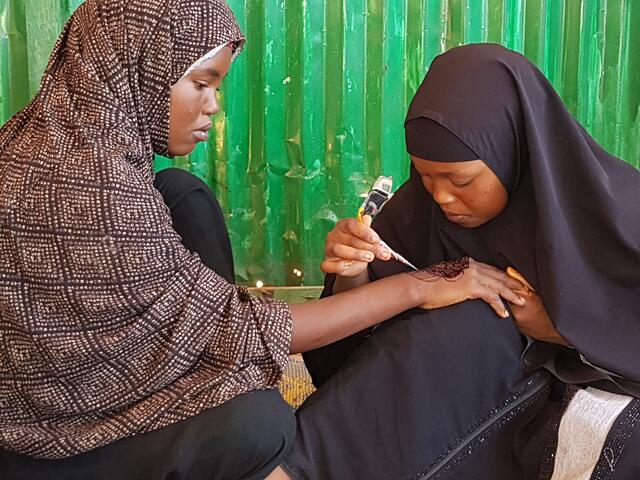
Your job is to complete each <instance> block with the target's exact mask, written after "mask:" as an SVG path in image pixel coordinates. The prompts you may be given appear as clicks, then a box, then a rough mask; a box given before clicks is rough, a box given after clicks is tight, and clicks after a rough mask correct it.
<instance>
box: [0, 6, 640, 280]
mask: <svg viewBox="0 0 640 480" xmlns="http://www.w3.org/2000/svg"><path fill="white" fill-rule="evenodd" d="M79 3H81V2H80V1H79V0H0V72H1V73H2V78H1V80H0V121H4V120H6V118H8V116H10V115H11V114H12V113H14V112H15V111H16V110H17V109H18V108H20V107H21V106H22V105H24V104H25V103H26V102H27V100H28V99H29V98H30V97H31V95H33V93H34V92H35V91H36V89H37V85H38V81H39V77H40V74H41V72H42V70H43V68H44V65H45V63H46V59H47V56H48V54H49V51H50V49H51V47H52V45H53V43H54V41H55V38H56V36H57V33H58V32H59V30H60V29H61V27H62V24H63V22H64V20H65V19H66V18H67V17H68V16H69V15H70V13H71V12H72V11H73V10H74V9H75V7H77V5H78V4H79ZM230 4H231V6H232V8H233V10H234V11H235V13H236V14H237V16H238V18H239V20H240V24H241V26H242V28H243V30H244V31H245V33H246V35H247V39H248V43H247V47H246V50H245V52H244V53H243V54H242V55H241V56H240V57H239V58H238V60H237V61H236V63H235V65H234V66H233V67H232V70H231V73H230V74H229V77H228V79H227V80H226V85H225V87H224V89H223V92H222V94H221V96H222V103H223V109H224V111H223V113H221V114H220V115H219V116H218V117H217V118H216V120H215V126H216V135H215V138H213V139H212V140H211V141H210V143H209V144H207V145H200V146H199V147H198V149H197V150H196V151H195V152H194V153H193V154H192V155H191V156H190V157H189V158H180V159H176V160H174V161H170V160H168V159H158V162H157V166H158V168H162V167H165V166H168V165H171V164H172V163H173V164H175V165H179V166H182V167H185V168H188V169H189V170H191V171H193V172H195V173H196V174H198V175H199V176H201V177H202V178H204V179H205V180H207V181H208V182H209V183H210V184H211V185H212V186H213V187H214V189H215V190H216V192H217V194H218V196H219V198H220V200H221V203H222V205H223V209H224V210H225V212H226V213H227V215H228V217H227V220H228V224H229V229H230V232H231V237H232V243H233V248H234V253H235V257H236V263H237V272H238V280H239V281H241V282H243V283H254V282H255V281H256V280H258V279H260V280H263V281H264V282H265V283H268V284H277V285H278V284H279V285H283V284H289V285H295V284H299V283H300V282H301V281H304V282H305V283H306V284H313V283H319V282H320V281H321V275H320V272H319V269H318V265H319V263H320V261H321V259H322V256H323V244H324V236H325V234H326V232H327V231H328V230H329V229H330V228H331V227H332V225H333V223H334V222H335V221H336V220H337V219H338V218H341V217H344V216H348V215H353V214H354V213H355V211H356V208H357V205H358V204H359V198H358V196H359V195H360V194H362V193H363V192H365V191H366V190H367V188H368V186H369V185H370V184H371V183H372V181H373V180H374V179H375V178H376V177H377V176H378V175H379V174H385V175H393V176H394V178H395V179H396V180H397V183H398V184H399V182H400V181H401V180H403V179H404V178H405V177H406V174H407V168H408V159H407V156H406V154H405V151H404V145H403V129H402V122H403V117H404V114H405V110H406V107H407V105H408V102H409V101H410V99H411V96H412V93H413V92H414V91H415V89H416V88H417V86H418V85H419V83H420V81H421V80H422V77H423V75H424V72H425V71H426V69H427V67H428V65H429V63H430V62H431V60H432V59H433V57H434V56H435V55H437V54H438V53H440V52H442V51H444V50H446V49H448V48H450V47H453V46H456V45H460V44H463V43H469V42H479V41H491V42H498V43H502V44H504V45H506V46H507V47H510V48H513V49H515V50H518V51H521V52H523V53H525V54H526V55H527V56H528V57H529V58H530V59H531V60H533V61H534V62H535V63H536V64H537V65H538V66H539V67H540V68H541V69H542V70H543V71H544V72H545V73H546V74H547V76H548V77H549V78H550V79H551V81H552V82H553V84H554V85H555V86H556V88H557V89H558V90H559V92H560V94H561V96H562V97H563V98H564V100H565V101H566V102H567V104H568V106H569V108H570V109H571V110H572V111H573V112H574V113H575V115H576V116H577V117H578V118H579V119H580V120H581V121H582V122H583V124H584V125H585V126H586V128H587V129H588V130H589V131H590V132H591V133H592V134H593V135H594V136H595V137H596V138H597V139H598V140H599V141H600V142H601V143H602V144H603V145H604V146H605V147H607V148H608V149H609V150H610V151H612V152H613V153H615V154H617V155H619V156H621V157H622V158H624V159H625V160H627V161H629V162H630V163H632V164H634V165H636V166H638V161H639V159H640V121H639V120H638V118H639V117H638V110H639V105H640V2H638V1H636V0H615V1H612V0H528V1H527V0H466V1H465V0H277V1H276V0H272V1H269V0H230ZM294 268H299V269H300V270H302V271H303V272H304V273H305V276H304V277H303V278H302V279H300V278H298V277H296V276H295V275H294V274H293V269H294Z"/></svg>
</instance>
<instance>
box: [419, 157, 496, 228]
mask: <svg viewBox="0 0 640 480" xmlns="http://www.w3.org/2000/svg"><path fill="white" fill-rule="evenodd" d="M411 161H412V162H413V165H414V166H415V168H416V170H417V171H418V173H419V174H420V177H421V178H422V184H423V185H424V188H426V189H427V191H428V192H429V193H430V194H431V196H432V197H433V199H434V201H435V202H436V203H437V204H438V205H439V206H440V208H441V209H442V211H443V212H444V214H445V215H446V217H447V219H448V220H449V221H450V222H453V223H456V224H458V225H460V226H461V227H465V228H475V227H479V226H480V225H483V224H485V223H487V222H488V221H490V220H493V219H494V218H496V217H497V216H498V215H499V214H500V212H502V210H504V208H505V207H506V206H507V201H508V194H507V191H506V189H505V188H504V186H503V185H502V182H500V179H499V178H498V177H496V175H495V173H493V171H492V170H491V169H490V168H489V167H488V166H487V165H486V164H485V163H484V162H483V161H482V160H470V161H466V162H433V161H431V160H425V159H423V158H418V157H414V156H411Z"/></svg>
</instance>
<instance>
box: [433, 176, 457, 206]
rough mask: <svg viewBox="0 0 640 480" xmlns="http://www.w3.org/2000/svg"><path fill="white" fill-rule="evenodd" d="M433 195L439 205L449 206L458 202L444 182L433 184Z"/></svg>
mask: <svg viewBox="0 0 640 480" xmlns="http://www.w3.org/2000/svg"><path fill="white" fill-rule="evenodd" d="M431 195H432V196H433V199H434V200H435V202H436V203H437V204H438V205H449V204H451V203H454V202H455V201H456V196H455V195H454V194H452V193H451V192H450V191H449V190H448V189H447V188H446V185H443V184H442V182H434V183H433V193H432V194H431Z"/></svg>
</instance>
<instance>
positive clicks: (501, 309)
mask: <svg viewBox="0 0 640 480" xmlns="http://www.w3.org/2000/svg"><path fill="white" fill-rule="evenodd" d="M480 298H481V299H482V300H484V301H485V302H487V303H488V304H489V306H490V307H491V308H493V310H494V311H495V312H496V314H497V315H498V316H499V317H500V318H507V317H508V316H509V312H508V311H507V309H506V308H505V306H504V303H503V302H502V299H501V298H500V295H498V294H496V293H495V292H493V291H491V290H490V289H488V288H486V289H484V290H483V291H482V293H481V294H480Z"/></svg>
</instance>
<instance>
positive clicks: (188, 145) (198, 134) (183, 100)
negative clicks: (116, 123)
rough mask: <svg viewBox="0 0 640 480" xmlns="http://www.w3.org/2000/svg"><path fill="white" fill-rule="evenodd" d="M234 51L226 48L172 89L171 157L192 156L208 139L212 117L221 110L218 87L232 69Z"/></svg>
mask: <svg viewBox="0 0 640 480" xmlns="http://www.w3.org/2000/svg"><path fill="white" fill-rule="evenodd" d="M231 57H232V51H231V48H223V49H222V50H220V51H219V52H218V53H217V54H216V55H215V56H214V57H212V58H210V59H208V60H206V61H205V62H203V63H202V64H200V65H199V66H198V68H196V69H194V70H193V71H191V72H190V73H189V74H188V75H186V76H184V77H182V78H181V79H180V80H178V82H176V84H175V85H174V86H173V87H171V102H170V104H169V105H170V106H169V145H168V150H169V154H170V155H172V156H176V155H186V154H188V153H191V152H192V151H193V149H194V148H195V147H196V144H197V143H198V142H204V141H205V140H207V139H208V138H209V129H210V128H211V126H212V123H211V119H210V118H209V117H211V116H212V115H215V114H216V113H218V112H219V111H220V106H219V105H218V98H217V93H218V88H219V87H220V84H221V83H222V80H223V79H224V77H225V75H226V74H227V72H228V71H229V67H230V66H231Z"/></svg>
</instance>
